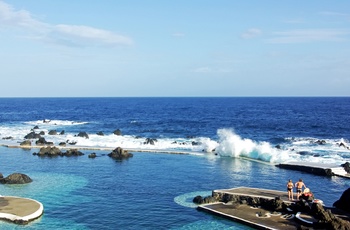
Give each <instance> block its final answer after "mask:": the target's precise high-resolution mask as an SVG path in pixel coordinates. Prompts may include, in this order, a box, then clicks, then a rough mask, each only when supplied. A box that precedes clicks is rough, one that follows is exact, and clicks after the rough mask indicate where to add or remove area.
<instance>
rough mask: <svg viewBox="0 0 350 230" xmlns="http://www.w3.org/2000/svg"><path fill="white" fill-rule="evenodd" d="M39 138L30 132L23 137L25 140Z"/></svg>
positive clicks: (38, 135)
mask: <svg viewBox="0 0 350 230" xmlns="http://www.w3.org/2000/svg"><path fill="white" fill-rule="evenodd" d="M40 137H41V136H40V134H37V133H35V132H30V133H28V134H27V135H25V136H24V138H25V139H38V138H40Z"/></svg>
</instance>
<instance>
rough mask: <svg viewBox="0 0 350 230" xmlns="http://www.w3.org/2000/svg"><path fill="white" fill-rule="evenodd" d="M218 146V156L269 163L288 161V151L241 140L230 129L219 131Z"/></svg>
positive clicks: (249, 140)
mask: <svg viewBox="0 0 350 230" xmlns="http://www.w3.org/2000/svg"><path fill="white" fill-rule="evenodd" d="M217 134H218V137H219V145H218V147H217V148H216V152H217V153H218V154H219V155H220V156H229V157H245V158H250V159H255V160H261V161H266V162H270V163H280V162H283V161H287V160H288V159H289V156H288V151H284V150H279V149H277V148H274V147H272V146H271V145H270V143H268V142H255V141H253V140H251V139H245V138H241V137H240V136H239V135H237V134H236V133H235V132H234V130H232V129H219V130H218V132H217Z"/></svg>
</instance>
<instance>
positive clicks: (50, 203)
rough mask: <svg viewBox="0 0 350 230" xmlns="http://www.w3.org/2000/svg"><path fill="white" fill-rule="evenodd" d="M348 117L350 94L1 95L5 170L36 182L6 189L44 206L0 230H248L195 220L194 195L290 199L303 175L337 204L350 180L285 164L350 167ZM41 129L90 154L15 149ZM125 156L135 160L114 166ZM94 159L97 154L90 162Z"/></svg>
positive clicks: (206, 217) (1, 164)
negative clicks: (119, 154)
mask: <svg viewBox="0 0 350 230" xmlns="http://www.w3.org/2000/svg"><path fill="white" fill-rule="evenodd" d="M349 114H350V97H335V98H331V97H325V98H324V97H315V98H312V97H306V98H303V97H295V98H294V97H285V98H274V97H267V98H261V97H259V98H258V97H257V98H254V97H248V98H239V97H237V98H235V97H234V98H220V97H219V98H0V143H1V144H2V146H0V172H1V173H2V174H3V175H4V176H7V175H9V174H11V173H14V172H20V173H24V174H27V175H28V176H30V177H31V178H32V179H33V182H32V183H30V184H26V185H1V184H0V195H8V196H22V197H28V198H32V199H36V200H38V201H40V202H41V203H43V205H44V215H43V216H42V217H41V218H40V219H38V220H36V221H34V222H32V223H30V224H29V225H25V226H17V225H14V224H11V223H6V222H0V229H183V230H187V229H188V230H192V229H249V228H248V227H247V226H244V225H241V224H238V223H235V222H232V221H229V220H225V219H222V218H219V217H216V216H212V215H210V214H207V213H204V212H201V211H197V210H196V209H195V205H194V204H193V203H192V199H193V197H195V196H196V195H203V196H206V195H210V194H211V191H212V190H214V189H220V188H231V187H238V186H250V187H260V188H265V189H276V190H283V191H284V190H285V187H286V183H287V180H288V179H292V180H293V181H296V180H298V179H299V178H302V179H303V180H304V182H305V184H306V185H307V187H309V188H310V189H311V191H312V192H313V193H314V195H315V197H316V198H318V199H321V200H323V201H324V203H325V204H326V205H328V206H331V205H332V204H333V202H335V201H336V200H337V199H339V198H340V196H341V194H342V193H343V191H344V190H346V189H347V188H349V186H350V180H349V179H344V178H339V177H329V178H327V177H321V176H315V175H311V174H306V173H303V172H298V171H291V170H285V169H280V168H278V167H275V164H278V163H283V162H292V161H304V162H315V163H327V164H329V163H332V164H337V165H340V164H342V163H345V162H347V161H350V150H349V149H348V148H346V147H349V146H350V116H349ZM44 120H45V121H47V122H44ZM34 126H38V127H39V129H35V132H40V131H43V132H44V133H45V135H43V137H44V138H45V139H46V141H52V142H54V144H55V145H58V144H59V143H60V142H76V145H74V146H73V145H72V148H78V147H79V148H83V147H84V149H83V150H81V151H82V152H83V153H84V154H85V155H83V156H79V157H55V158H48V157H44V158H40V157H38V156H34V155H33V153H34V152H38V150H39V149H38V148H31V149H29V150H28V149H27V150H26V149H21V148H8V147H6V146H18V145H19V143H20V142H22V141H23V140H24V136H25V135H26V134H28V133H30V132H31V130H32V129H33V128H34ZM118 129H119V130H120V132H121V133H122V135H120V136H118V135H115V134H113V132H114V131H115V130H118ZM52 130H55V131H57V132H58V133H60V132H62V131H64V134H62V135H49V134H48V132H49V131H52ZM79 132H86V133H87V134H88V135H89V138H83V137H78V136H77V134H78V133H79ZM97 132H103V134H104V135H103V136H101V135H97ZM9 137H11V139H8V138H9ZM147 138H152V139H153V140H154V144H145V142H146V139H147ZM318 141H323V144H319V143H318ZM32 143H33V144H32V145H35V140H32ZM340 143H343V144H344V145H345V146H346V147H342V146H339V144H340ZM277 146H278V148H277ZM116 147H122V148H125V149H131V150H132V153H133V154H134V157H132V158H130V159H128V160H124V161H115V160H113V159H111V158H109V157H108V156H107V154H108V153H109V152H111V149H114V148H116ZM144 150H147V152H144ZM92 152H95V153H96V154H97V156H98V157H96V158H94V159H91V158H88V154H90V153H92ZM168 152H181V153H187V154H169V153H168Z"/></svg>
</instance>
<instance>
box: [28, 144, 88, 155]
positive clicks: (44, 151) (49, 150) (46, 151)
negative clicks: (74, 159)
mask: <svg viewBox="0 0 350 230" xmlns="http://www.w3.org/2000/svg"><path fill="white" fill-rule="evenodd" d="M33 155H36V156H40V157H45V156H47V157H57V156H66V157H70V156H82V155H84V153H82V152H80V151H78V150H77V149H69V150H67V151H66V152H62V151H61V150H60V149H59V148H57V147H50V146H48V147H43V148H41V149H40V151H39V152H38V153H33Z"/></svg>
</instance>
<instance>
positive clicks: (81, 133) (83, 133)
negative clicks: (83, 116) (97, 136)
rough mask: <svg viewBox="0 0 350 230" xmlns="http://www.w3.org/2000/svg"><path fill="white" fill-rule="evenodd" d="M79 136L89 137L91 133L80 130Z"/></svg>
mask: <svg viewBox="0 0 350 230" xmlns="http://www.w3.org/2000/svg"><path fill="white" fill-rule="evenodd" d="M78 137H84V138H86V139H89V135H88V134H87V133H86V132H80V133H78Z"/></svg>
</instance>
